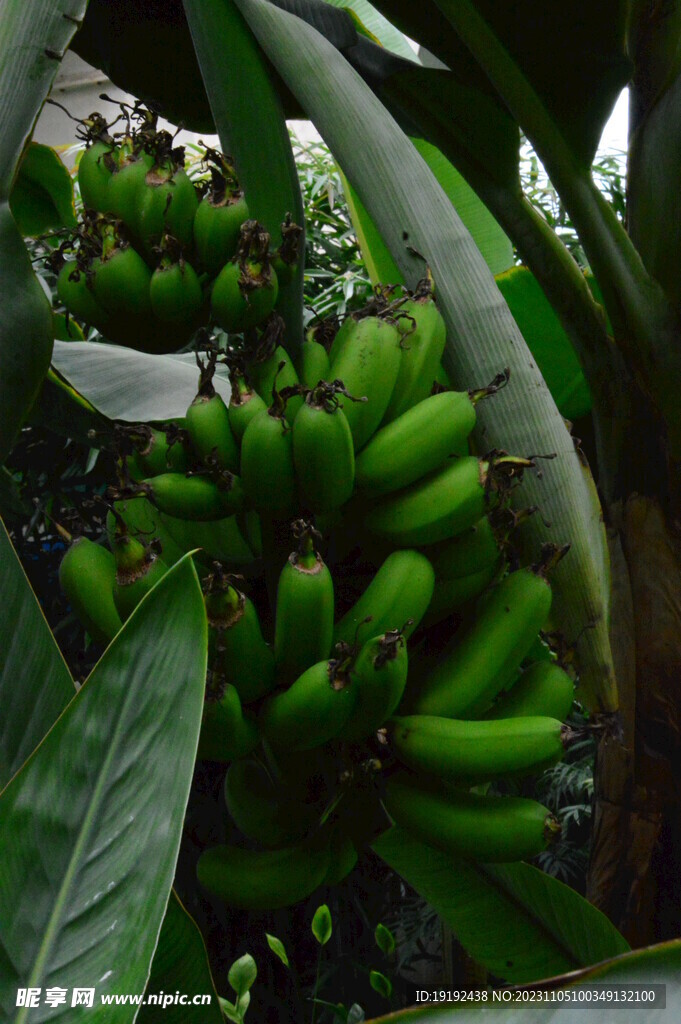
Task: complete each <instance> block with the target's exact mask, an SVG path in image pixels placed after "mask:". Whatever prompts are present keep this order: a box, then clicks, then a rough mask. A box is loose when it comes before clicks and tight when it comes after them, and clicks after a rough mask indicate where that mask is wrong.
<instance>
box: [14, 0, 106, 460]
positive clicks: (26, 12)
mask: <svg viewBox="0 0 681 1024" xmlns="http://www.w3.org/2000/svg"><path fill="white" fill-rule="evenodd" d="M86 6H87V0H56V2H55V0H36V3H31V4H27V3H25V2H24V0H6V2H5V3H4V4H3V8H2V17H1V18H0V53H1V54H2V60H1V61H0V138H1V139H2V146H0V282H1V285H0V287H1V288H2V293H1V295H0V298H1V301H0V463H2V462H4V460H5V458H6V456H7V453H8V452H9V451H10V449H11V447H12V444H13V442H14V439H15V437H16V435H17V434H18V432H19V429H20V427H21V422H22V420H23V418H24V416H25V415H26V413H27V412H28V410H29V408H30V406H31V404H32V402H33V400H34V399H35V396H36V394H37V393H38V388H39V387H40V382H41V380H42V379H43V377H44V376H45V374H46V373H47V368H48V366H49V362H50V352H51V350H52V337H53V335H52V322H51V313H50V307H49V303H48V301H47V298H46V296H45V294H44V292H43V290H42V288H41V287H40V284H39V283H38V280H37V278H36V276H35V274H34V273H33V268H32V266H31V261H30V259H29V256H28V253H27V252H26V248H25V246H24V243H23V241H22V238H21V234H20V232H19V230H18V228H17V226H16V223H15V221H14V218H13V217H12V214H11V213H10V210H9V206H8V200H9V196H10V192H11V190H12V185H13V182H14V179H15V176H16V172H17V168H18V166H19V161H20V159H21V155H22V152H23V150H24V147H25V145H26V143H27V142H28V139H29V136H30V133H31V131H32V130H33V125H34V123H35V119H36V117H37V116H38V113H39V111H40V108H41V106H42V104H43V102H44V100H45V97H46V95H47V93H48V91H49V88H50V86H51V84H52V82H53V80H54V76H55V74H56V73H57V69H58V67H59V60H60V57H59V54H60V53H61V52H62V51H63V50H65V49H66V47H67V46H68V44H69V41H70V39H71V37H72V35H73V33H74V31H75V29H76V21H78V20H79V19H80V18H82V16H83V14H84V13H85V8H86Z"/></svg>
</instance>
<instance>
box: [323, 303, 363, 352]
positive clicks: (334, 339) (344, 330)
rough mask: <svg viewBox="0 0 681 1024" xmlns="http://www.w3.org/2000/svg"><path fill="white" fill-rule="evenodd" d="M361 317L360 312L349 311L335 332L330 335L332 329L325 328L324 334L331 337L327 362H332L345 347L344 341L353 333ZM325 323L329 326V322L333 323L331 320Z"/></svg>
mask: <svg viewBox="0 0 681 1024" xmlns="http://www.w3.org/2000/svg"><path fill="white" fill-rule="evenodd" d="M361 319H362V315H361V314H358V313H350V314H349V315H348V316H346V318H345V320H344V321H343V323H342V324H341V325H340V327H339V328H338V330H337V331H336V332H335V334H333V335H332V330H329V329H328V327H327V328H326V330H325V333H326V335H327V336H328V337H331V344H330V345H329V364H331V363H333V362H334V361H335V360H336V359H337V358H338V357H339V355H340V354H341V352H342V350H343V349H344V348H345V345H346V343H347V342H348V341H349V339H350V338H351V337H352V335H353V334H354V333H355V330H356V328H357V325H358V324H359V322H360V321H361ZM325 323H326V324H328V325H329V326H330V325H331V324H333V320H331V321H326V322H325Z"/></svg>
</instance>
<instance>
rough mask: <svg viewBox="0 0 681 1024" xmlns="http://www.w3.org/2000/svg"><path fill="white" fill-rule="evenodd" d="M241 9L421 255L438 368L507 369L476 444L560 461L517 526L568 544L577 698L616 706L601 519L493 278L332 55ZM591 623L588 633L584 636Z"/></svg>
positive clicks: (411, 274) (414, 275)
mask: <svg viewBox="0 0 681 1024" xmlns="http://www.w3.org/2000/svg"><path fill="white" fill-rule="evenodd" d="M239 5H240V7H241V9H242V10H243V11H244V13H245V15H246V17H247V19H248V21H249V23H250V24H251V26H252V27H253V29H254V31H255V33H256V35H257V37H258V39H259V41H260V43H261V45H262V46H263V48H264V49H265V51H266V53H267V54H268V55H269V57H270V59H271V60H272V61H273V63H274V64H275V65H276V67H277V70H278V71H279V73H280V74H281V75H282V77H283V78H284V80H285V81H286V83H287V84H288V86H289V87H290V88H291V90H292V91H293V92H294V93H295V94H296V95H297V97H298V99H299V100H300V102H301V103H302V104H303V105H304V106H305V108H306V110H307V112H308V114H309V115H310V117H311V118H312V120H313V121H314V123H315V124H316V126H317V128H318V130H319V131H320V133H321V134H322V136H323V137H324V139H325V141H326V142H327V144H328V145H329V147H330V149H331V150H332V152H333V153H334V154H335V156H336V158H337V159H338V161H339V163H340V164H341V166H342V167H343V170H344V171H345V173H346V175H347V177H348V179H349V180H350V181H351V183H352V185H353V186H354V188H355V189H356V190H357V192H358V194H359V196H360V199H361V200H362V202H363V204H364V206H365V207H366V209H367V211H368V213H369V215H370V216H371V218H372V220H373V221H374V223H375V224H376V227H377V229H378V230H379V231H380V233H381V236H382V237H383V239H384V241H385V243H386V244H387V246H388V248H389V250H390V252H391V254H392V256H393V259H394V260H395V262H396V264H397V266H398V268H399V269H400V271H401V272H402V274H403V276H404V278H405V281H406V282H407V283H408V284H410V285H413V284H414V283H415V282H416V280H417V279H418V278H419V277H420V276H421V274H422V272H423V262H422V259H421V258H420V257H417V256H415V255H414V250H418V252H419V253H421V254H422V257H423V258H425V259H426V260H427V262H428V264H429V266H430V268H431V270H432V272H433V276H434V279H435V284H436V287H437V293H438V301H439V304H440V308H441V310H442V312H443V315H444V318H445V321H446V323H447V332H448V345H447V352H446V362H447V369H448V371H449V372H450V374H451V376H452V379H453V381H454V382H455V384H457V385H458V386H460V387H470V386H479V385H480V383H481V382H485V381H489V380H491V379H492V378H493V377H494V376H495V374H496V373H498V372H499V370H500V369H502V368H503V367H505V366H509V367H510V368H511V374H512V377H511V379H512V384H511V386H510V387H508V388H505V389H504V391H503V392H501V393H500V394H499V395H497V396H495V398H494V400H493V401H489V402H484V403H481V404H480V406H479V411H478V420H479V438H480V443H481V446H483V447H484V448H485V449H490V448H493V447H499V448H506V449H508V450H512V451H515V452H517V453H520V454H523V453H524V454H531V453H537V452H543V453H550V454H554V453H555V455H556V458H555V459H554V460H553V461H550V462H546V463H543V464H542V476H541V479H538V478H536V477H534V476H533V475H531V474H528V476H527V478H526V482H525V483H524V485H523V488H522V494H523V502H526V503H527V504H537V505H539V506H540V508H541V510H542V513H543V518H540V517H538V516H534V517H532V518H531V519H530V520H529V522H528V524H527V526H526V528H525V535H526V537H527V538H528V545H527V547H528V551H529V552H530V553H531V554H535V555H536V554H537V552H538V547H539V545H540V544H541V543H543V542H545V541H549V540H550V541H553V542H555V543H557V544H564V543H566V542H568V541H569V542H570V544H571V551H570V554H569V555H568V557H567V558H565V559H564V560H563V562H562V564H561V566H559V567H558V570H557V572H556V575H555V578H556V580H557V587H556V595H557V604H558V609H557V610H558V613H559V619H560V621H561V622H562V623H563V624H564V625H565V626H566V627H567V628H568V630H569V633H568V635H569V638H570V640H575V639H576V638H577V637H579V638H580V639H579V648H578V651H579V654H580V655H582V663H583V665H584V671H583V674H582V682H583V684H584V691H585V694H586V695H587V696H588V698H589V699H592V700H593V701H594V702H595V703H596V704H597V705H600V706H602V707H605V708H609V709H612V708H613V707H614V706H615V705H616V693H615V686H614V673H613V668H612V657H611V652H610V645H609V638H608V606H607V601H608V593H609V590H608V563H607V552H606V551H605V550H604V546H603V536H602V532H601V522H600V515H599V512H598V510H597V509H594V507H593V504H592V501H591V497H590V494H589V490H588V487H587V484H586V482H585V480H584V477H583V474H582V470H581V467H580V463H579V459H578V457H577V454H576V452H575V450H574V445H573V443H572V440H571V438H570V436H569V434H568V432H567V430H566V428H565V424H564V422H563V419H562V417H561V415H560V413H559V412H558V409H557V408H556V405H555V403H554V401H553V399H552V398H551V395H550V393H549V391H548V388H547V387H546V384H545V383H544V381H543V379H542V377H541V374H540V373H539V371H538V370H537V368H536V365H535V363H534V360H533V359H532V357H531V354H530V352H529V350H528V348H527V346H526V344H525V342H524V340H523V338H522V336H521V334H520V332H519V330H518V327H517V325H516V323H515V321H514V320H513V317H512V315H511V313H510V311H509V309H508V306H507V305H506V304H505V302H504V301H503V298H502V296H501V293H500V292H499V289H498V288H497V286H496V284H495V282H494V278H493V277H492V275H491V274H490V272H489V270H488V268H487V266H486V265H485V262H484V260H483V258H482V256H481V255H480V253H479V251H478V249H477V247H476V246H475V244H474V242H473V241H472V239H471V237H470V235H469V233H468V232H467V231H466V229H465V228H464V226H463V224H462V223H461V220H460V218H459V217H458V216H457V214H456V211H455V210H454V208H453V206H452V204H451V203H450V201H449V199H448V198H447V196H446V195H445V193H444V192H443V191H442V189H441V188H440V186H439V185H438V183H437V181H436V180H435V178H434V177H433V174H432V172H431V171H430V170H429V168H428V166H427V165H426V163H425V162H424V160H423V158H422V157H421V156H420V154H419V153H418V152H417V151H416V149H415V148H414V146H413V145H412V144H411V142H410V141H409V139H408V138H406V136H405V135H404V133H403V132H402V131H401V130H400V129H399V127H398V126H397V124H396V123H395V121H394V119H393V118H392V117H391V116H390V115H389V114H388V113H387V111H386V110H385V108H384V107H383V106H382V105H381V104H380V102H379V101H378V100H377V98H376V97H375V96H374V95H373V93H372V92H371V91H370V90H369V88H368V87H367V86H366V85H365V84H364V82H363V81H362V80H361V78H360V77H359V76H358V75H357V74H356V72H354V71H353V70H352V68H351V67H350V66H349V65H348V63H347V62H346V61H345V60H344V58H343V57H342V56H341V55H340V54H339V53H338V51H337V50H335V49H334V48H333V46H331V45H330V44H329V43H327V42H326V41H325V40H324V39H323V38H322V37H321V36H320V34H319V33H318V32H316V31H315V30H314V29H312V28H310V27H309V26H308V25H306V24H304V23H303V22H302V21H300V19H298V18H295V17H294V16H292V15H290V14H287V13H286V12H284V11H281V10H278V9H277V8H276V7H274V6H272V5H271V4H267V3H265V2H264V0H239ZM338 96H343V103H342V104H339V103H338V102H337V98H338ZM357 110H361V111H362V117H361V119H358V118H357V116H356V111H357ZM405 234H406V235H407V236H408V240H409V248H408V247H407V245H406V244H405ZM547 523H550V524H551V526H550V527H548V526H547V525H546V524H547ZM587 624H588V625H589V626H591V628H590V629H586V630H584V627H585V626H587ZM582 630H584V631H583V632H581V631H582ZM580 633H581V635H580Z"/></svg>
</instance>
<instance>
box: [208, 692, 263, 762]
mask: <svg viewBox="0 0 681 1024" xmlns="http://www.w3.org/2000/svg"><path fill="white" fill-rule="evenodd" d="M210 675H211V677H212V682H211V689H212V690H213V691H216V692H213V693H209V695H208V697H207V699H206V701H205V703H204V705H203V720H202V722H201V735H200V736H199V749H198V753H197V757H199V758H200V759H201V760H202V761H236V760H237V759H238V758H241V757H247V756H248V755H249V754H250V753H251V752H252V751H253V750H255V748H256V747H257V745H258V743H259V742H260V734H259V732H258V726H257V725H256V723H255V722H254V720H253V719H252V718H249V717H248V716H247V715H244V713H243V710H242V707H241V700H240V699H239V694H238V693H237V690H236V687H234V686H230V685H229V684H226V683H225V681H224V679H223V678H222V677H221V676H220V673H219V672H218V673H215V672H212V673H211V674H210ZM215 680H217V682H215Z"/></svg>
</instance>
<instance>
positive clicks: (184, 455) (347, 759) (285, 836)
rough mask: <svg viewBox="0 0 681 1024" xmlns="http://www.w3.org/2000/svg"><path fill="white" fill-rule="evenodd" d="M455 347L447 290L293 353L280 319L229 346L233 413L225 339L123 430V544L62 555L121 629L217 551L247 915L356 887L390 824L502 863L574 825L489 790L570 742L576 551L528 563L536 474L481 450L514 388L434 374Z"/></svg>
mask: <svg viewBox="0 0 681 1024" xmlns="http://www.w3.org/2000/svg"><path fill="white" fill-rule="evenodd" d="M444 341H445V332H444V324H443V321H442V318H441V316H440V314H439V312H438V310H437V306H436V304H435V301H434V298H433V293H432V285H431V283H430V282H429V281H428V280H426V281H425V282H424V283H423V285H422V286H420V287H419V289H417V291H416V292H415V293H414V294H409V293H406V292H399V293H397V292H396V290H395V289H391V290H386V291H385V292H383V293H380V294H377V297H376V300H375V301H374V302H373V303H372V304H371V306H370V307H369V308H367V309H366V310H364V311H362V313H361V314H355V315H352V316H349V317H348V318H347V319H346V320H345V321H344V323H343V324H342V326H341V327H340V329H338V330H337V331H334V330H331V329H330V328H329V325H328V324H322V325H318V326H317V327H315V328H312V329H311V330H310V331H309V332H308V335H307V338H306V340H305V342H304V344H303V346H302V350H301V352H300V353H299V354H298V356H297V358H296V359H295V361H294V360H292V359H291V356H290V355H289V353H288V352H287V350H286V346H285V344H284V341H283V329H282V325H281V322H280V321H279V320H278V318H277V317H276V315H272V316H270V318H269V319H268V320H267V321H266V322H265V324H264V326H263V329H262V330H261V331H260V332H250V333H249V332H247V334H246V335H245V336H244V343H243V345H241V346H239V347H238V349H233V350H230V352H229V353H228V355H227V361H228V363H229V368H230V373H231V379H232V396H231V400H230V403H229V405H226V404H225V402H224V401H223V399H222V398H221V397H220V395H219V394H218V393H217V391H216V389H215V387H214V374H215V372H216V367H217V365H218V363H219V362H220V360H221V359H222V358H223V356H222V355H221V354H220V353H219V352H217V350H213V351H211V352H209V354H208V356H207V358H206V359H205V360H201V359H199V365H200V368H201V372H200V380H199V387H198V391H197V395H196V397H195V399H194V400H193V402H192V404H191V405H190V407H189V409H188V410H187V414H186V416H185V417H184V419H183V421H182V422H181V423H176V424H172V425H166V427H165V429H157V428H153V427H151V426H148V425H144V424H142V425H137V426H132V427H126V428H120V431H119V444H118V451H119V456H120V479H119V482H118V487H117V489H116V491H115V499H116V500H115V501H114V503H113V505H112V508H111V510H110V512H109V517H108V533H109V541H110V547H111V550H110V551H107V550H106V549H105V548H104V547H102V546H99V545H96V544H92V543H91V542H89V541H87V540H84V539H81V540H78V541H76V542H75V543H74V544H73V545H72V547H71V548H70V550H69V551H68V552H67V554H66V556H65V558H64V561H63V563H62V569H61V579H62V584H63V587H64V589H65V591H66V593H67V595H68V596H69V598H70V600H71V603H72V606H73V607H74V609H75V610H76V611H77V613H78V614H79V615H81V617H82V619H83V622H84V624H85V625H86V627H87V629H88V630H89V631H90V632H91V634H92V635H93V636H94V637H95V638H97V639H108V638H110V637H111V636H113V635H114V634H115V633H116V631H117V630H118V629H119V628H120V625H121V623H122V622H123V621H125V619H126V618H127V616H128V615H129V614H130V613H131V611H132V610H133V608H134V607H135V606H136V605H137V603H138V602H139V601H140V600H141V599H142V597H143V596H144V594H145V593H146V592H147V591H148V590H149V589H150V588H151V587H152V586H153V585H154V583H155V582H156V580H157V579H158V578H159V576H160V575H162V573H163V572H165V571H166V569H167V567H168V566H169V565H171V564H173V562H174V561H176V560H177V559H178V558H179V557H181V555H182V554H183V553H184V552H186V551H190V550H193V549H196V548H199V549H201V551H200V553H199V556H198V558H197V565H198V568H199V572H200V574H201V576H202V579H203V587H204V594H205V604H206V616H207V621H208V626H209V637H210V640H209V673H208V681H207V699H206V705H205V710H204V718H203V726H202V731H201V738H200V743H199V756H200V757H201V758H204V759H207V760H212V761H218V762H220V761H221V762H226V763H228V764H229V768H228V771H227V776H226V781H225V797H226V802H227V807H228V810H229V814H230V817H231V819H232V821H233V823H234V825H235V826H236V828H237V829H238V830H239V832H240V833H241V834H242V836H244V837H246V838H247V839H248V840H249V841H250V842H251V844H253V845H252V846H251V847H250V848H249V849H248V850H245V849H244V848H243V847H242V846H241V845H239V844H238V843H230V844H227V845H223V846H220V847H216V848H215V849H212V850H208V851H206V852H205V853H204V854H203V856H202V857H201V859H200V861H199V865H198V871H199V877H200V879H201V881H202V883H203V884H204V885H205V886H206V888H208V889H209V890H211V891H213V892H215V893H216V894H218V895H219V896H221V897H222V898H223V899H225V900H226V901H227V902H229V903H230V904H232V905H235V906H241V907H246V908H259V909H265V908H267V909H270V908H275V907H281V906H286V905H289V904H291V903H294V902H296V901H298V900H300V899H302V898H304V897H305V896H306V895H307V894H309V893H310V892H311V891H313V890H314V889H315V888H316V887H317V886H318V885H320V884H322V883H323V884H327V885H328V884H333V883H335V882H337V881H339V880H340V879H341V878H342V877H344V875H345V874H347V873H348V872H349V871H350V870H351V869H352V867H353V866H354V864H355V862H356V860H357V855H358V851H359V850H361V849H362V848H363V847H365V846H366V845H367V844H369V843H370V842H371V841H372V839H373V838H375V836H376V835H377V834H379V833H380V831H382V830H383V829H385V828H386V827H389V825H390V823H391V821H392V822H396V823H397V824H399V825H400V826H401V827H403V828H404V829H406V830H408V831H409V832H412V833H413V834H415V835H417V836H418V837H419V838H420V839H421V840H423V841H424V842H426V843H427V844H429V845H432V846H433V847H437V848H440V849H442V850H445V851H446V852H450V853H453V854H457V855H460V856H464V857H467V858H472V859H476V860H481V861H483V862H484V861H514V860H519V859H524V858H529V857H532V856H534V855H536V854H537V853H539V852H540V851H542V850H543V849H545V848H546V846H547V844H548V843H549V842H551V841H552V840H553V839H554V838H555V836H556V834H557V831H558V828H559V826H558V823H557V822H556V820H555V818H553V816H552V815H551V814H550V813H549V811H548V810H547V809H546V808H545V807H543V806H542V805H541V804H539V803H537V802H536V801H533V800H529V799H524V798H511V797H499V796H493V795H490V794H488V793H487V792H486V787H487V785H488V784H489V783H490V782H493V781H494V780H496V779H499V778H509V777H522V776H526V775H532V774H534V773H537V772H540V771H542V770H543V769H544V768H546V767H547V766H549V765H551V764H553V763H555V762H556V761H557V760H559V759H560V757H561V756H562V754H563V749H564V745H565V742H566V739H567V737H568V732H567V731H566V729H565V727H564V726H563V725H562V724H561V723H562V722H563V720H564V719H565V718H566V717H567V715H568V713H569V711H570V708H571V705H572V699H573V684H572V680H571V678H570V677H569V675H568V674H567V673H566V672H565V671H564V670H563V668H562V667H560V665H559V664H558V663H557V661H556V659H555V656H554V655H553V654H552V652H551V650H550V648H549V647H548V646H547V645H546V644H545V643H544V642H543V641H542V639H541V637H542V635H543V631H545V630H546V629H547V625H548V623H549V615H550V609H551V587H550V583H549V581H548V574H549V570H550V568H551V566H552V564H553V563H554V562H555V561H556V559H557V558H558V557H559V556H560V554H561V553H562V552H558V551H555V550H548V551H547V552H546V553H545V557H544V558H543V560H542V562H541V564H539V565H535V566H532V567H517V566H514V567H513V568H512V569H511V567H510V566H509V560H508V552H509V551H510V550H511V549H512V545H511V540H512V534H513V530H514V529H515V526H516V525H517V523H518V521H519V520H520V519H521V518H522V517H523V515H525V514H529V513H530V512H531V511H532V510H527V511H526V512H525V513H520V514H518V513H511V511H510V509H509V495H510V493H511V491H512V490H513V489H514V488H515V487H516V486H517V485H518V484H519V482H520V480H521V477H522V474H523V471H524V470H526V469H527V468H528V467H529V466H531V465H532V462H531V460H528V459H526V458H521V457H512V456H509V455H507V454H506V453H503V452H494V453H491V454H489V455H487V456H486V457H484V458H479V457H477V456H476V455H472V454H470V453H469V444H468V438H469V435H470V433H471V431H472V429H473V427H474V425H475V419H476V412H475V407H476V403H477V402H478V401H480V400H481V399H483V398H487V397H490V396H492V395H493V394H494V392H495V391H496V390H498V388H499V386H501V385H502V384H503V383H504V382H505V378H503V376H502V378H500V379H498V380H496V381H494V382H493V383H492V384H491V385H490V386H488V387H487V388H482V389H480V390H478V391H471V392H462V393H459V392H455V391H452V390H451V389H447V388H446V386H443V385H435V386H434V381H435V380H436V378H437V377H438V376H439V375H440V361H441V357H442V352H443V347H444ZM292 535H293V540H291V536H292ZM284 548H285V550H283V549H284ZM291 548H293V550H291ZM282 552H283V553H282ZM263 577H264V578H266V580H267V583H268V586H269V597H268V596H267V594H266V589H265V585H264V580H263ZM244 579H246V581H247V583H246V584H244V583H243V582H242V581H243V580H244ZM248 583H250V587H249V586H248ZM249 589H250V590H251V591H252V593H253V597H250V596H248V595H247V593H246V590H249ZM454 613H457V617H456V619H455V618H453V617H452V616H453V615H454ZM459 623H460V624H459Z"/></svg>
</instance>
